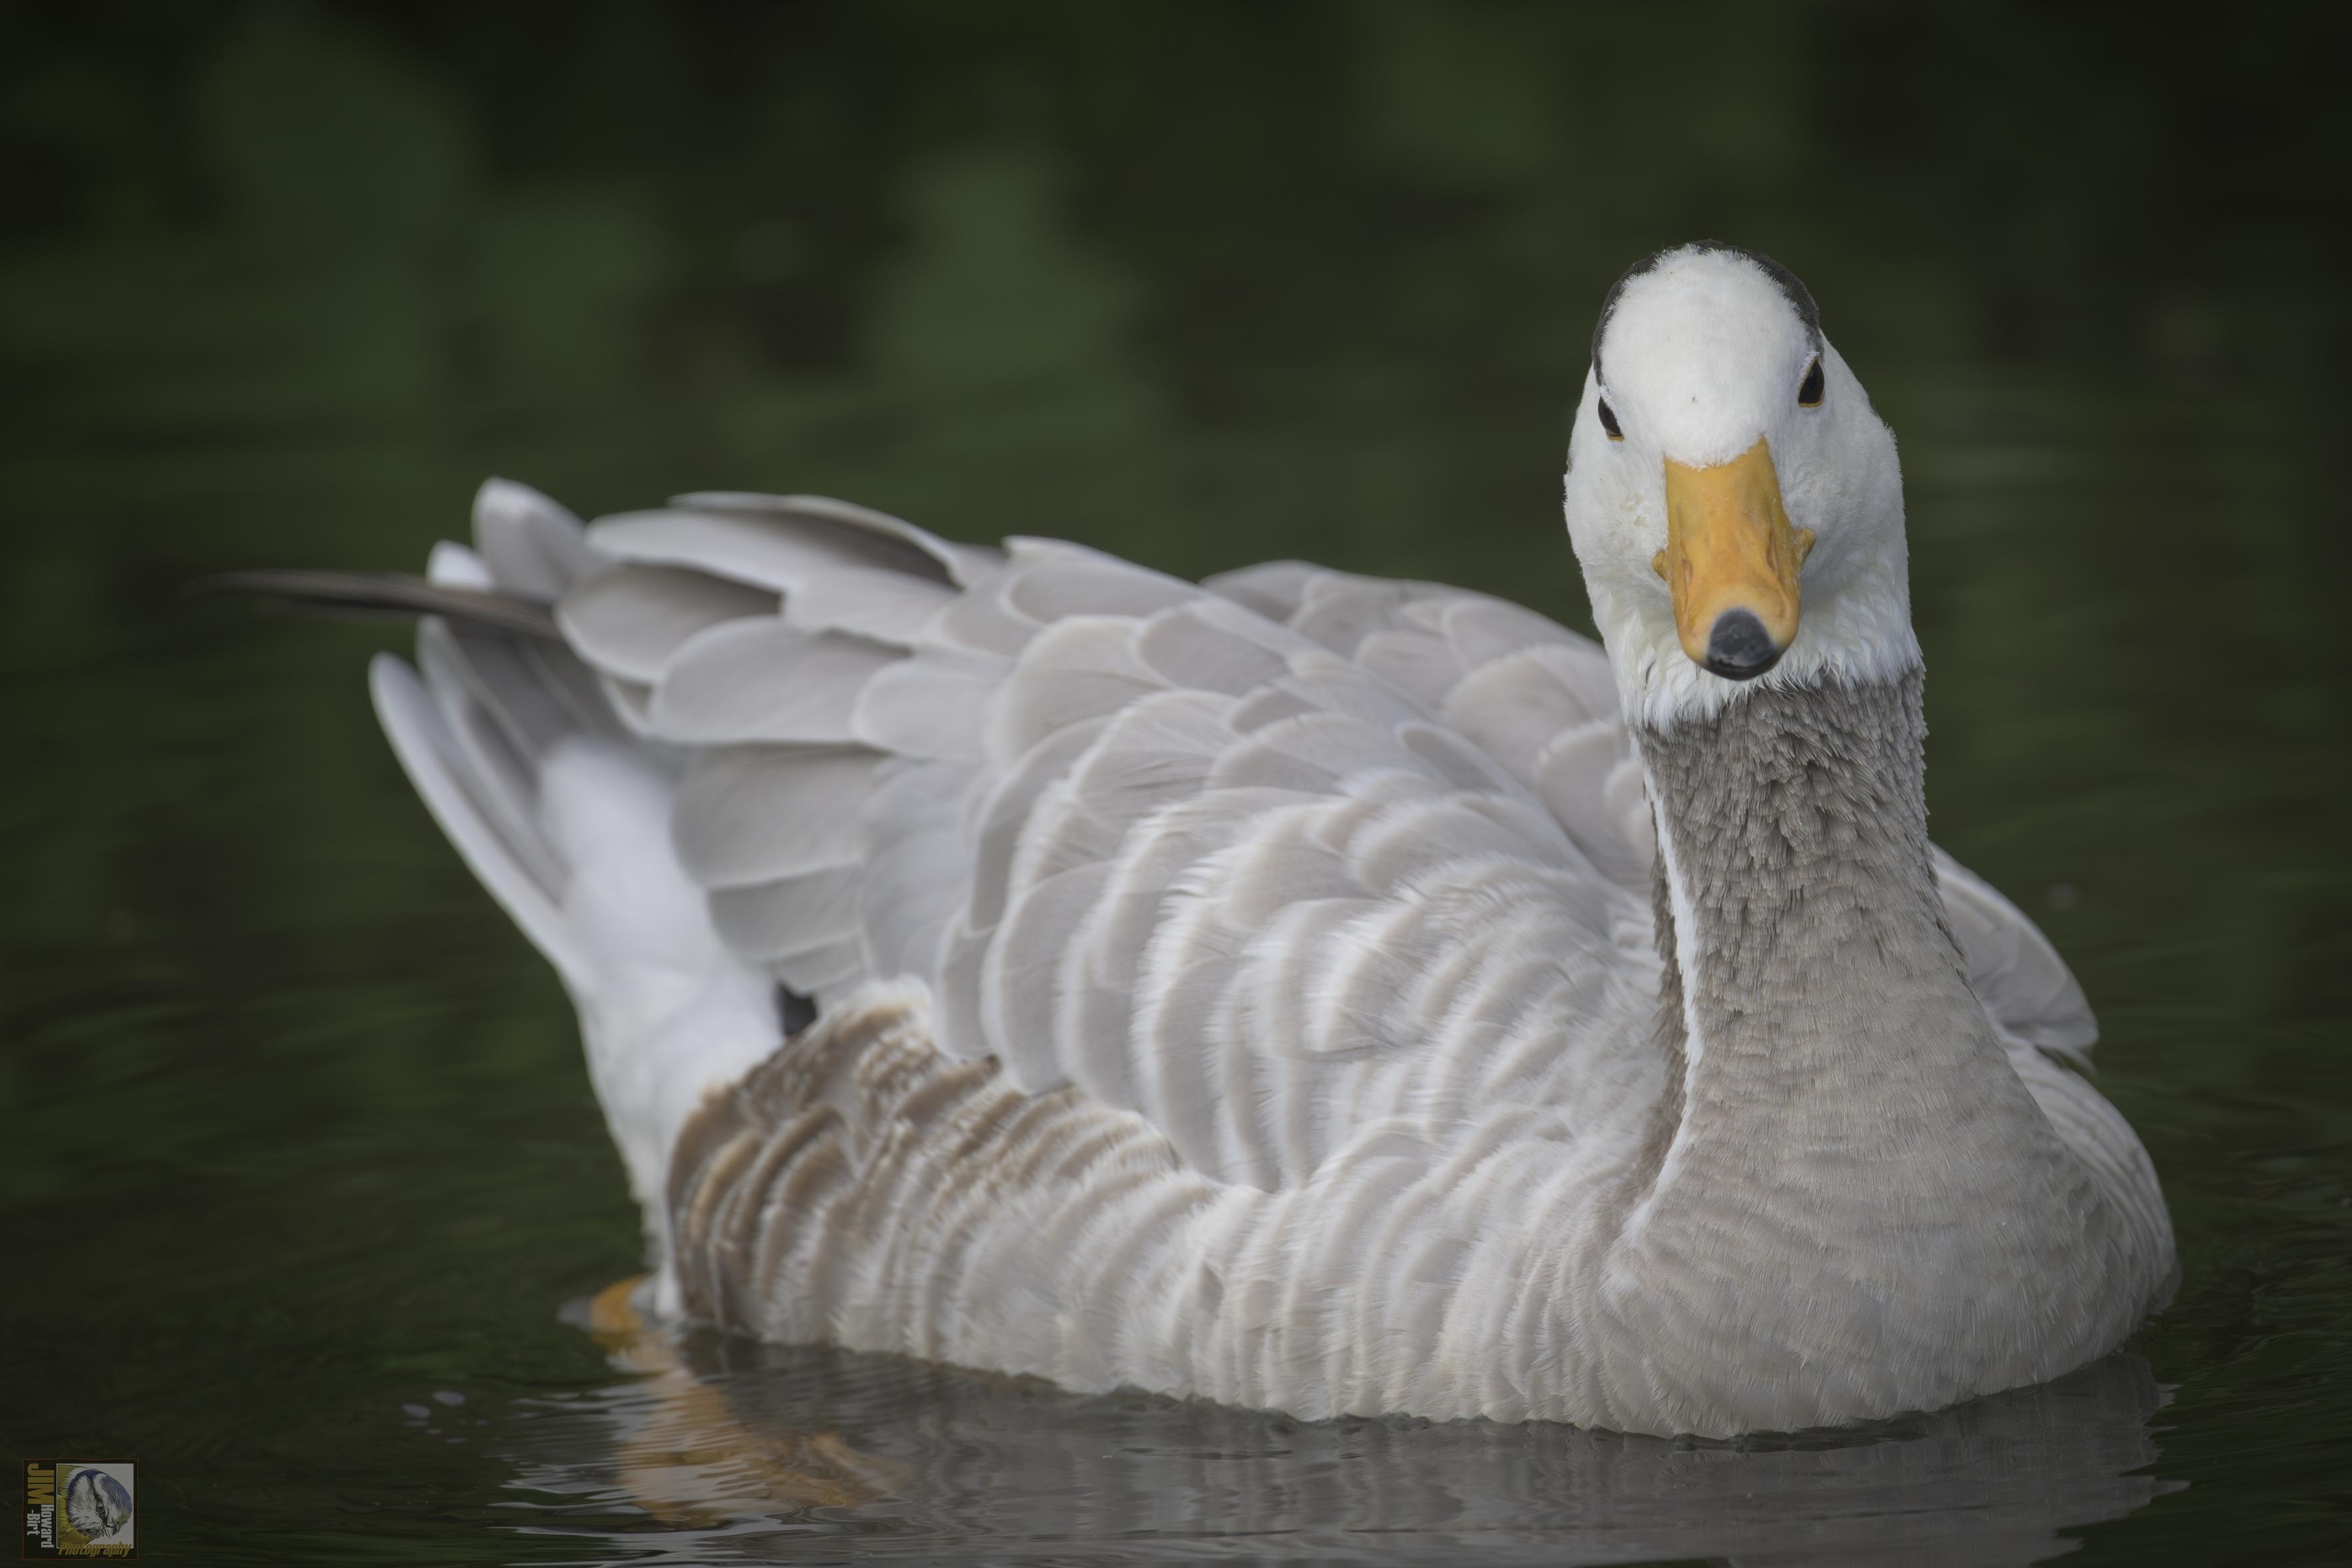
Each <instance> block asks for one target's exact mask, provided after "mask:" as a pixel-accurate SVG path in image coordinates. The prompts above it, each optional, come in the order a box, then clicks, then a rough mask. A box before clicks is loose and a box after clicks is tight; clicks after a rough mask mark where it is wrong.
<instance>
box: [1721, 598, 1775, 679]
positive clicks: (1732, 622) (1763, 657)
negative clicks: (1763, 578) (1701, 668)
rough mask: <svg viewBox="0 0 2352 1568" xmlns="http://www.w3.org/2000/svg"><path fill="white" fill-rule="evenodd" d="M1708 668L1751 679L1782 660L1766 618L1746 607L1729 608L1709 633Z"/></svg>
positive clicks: (1735, 676)
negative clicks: (1768, 629)
mask: <svg viewBox="0 0 2352 1568" xmlns="http://www.w3.org/2000/svg"><path fill="white" fill-rule="evenodd" d="M1702 662H1703V663H1704V664H1706V667H1707V668H1708V669H1710V670H1712V671H1714V672H1715V673H1716V674H1718V675H1721V676H1722V677H1723V678H1724V679H1725V680H1727V681H1752V680H1754V679H1755V678H1756V677H1757V676H1759V675H1760V674H1763V673H1764V672H1765V671H1767V670H1769V669H1770V668H1771V667H1772V666H1773V665H1775V664H1779V663H1780V649H1778V648H1776V647H1774V646H1773V645H1772V638H1771V635H1770V633H1769V632H1766V631H1765V630H1764V622H1761V621H1759V620H1758V619H1756V617H1755V616H1754V615H1753V614H1752V613H1750V612H1748V611H1745V610H1727V611H1725V612H1723V613H1722V614H1720V615H1718V616H1717V617H1716V618H1715V628H1714V630H1712V631H1710V632H1708V633H1707V634H1706V659H1705V660H1704V661H1702Z"/></svg>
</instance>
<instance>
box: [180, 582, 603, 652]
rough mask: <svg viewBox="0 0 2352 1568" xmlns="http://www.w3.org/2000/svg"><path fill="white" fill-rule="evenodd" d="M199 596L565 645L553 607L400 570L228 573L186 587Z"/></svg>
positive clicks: (516, 595)
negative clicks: (433, 620)
mask: <svg viewBox="0 0 2352 1568" xmlns="http://www.w3.org/2000/svg"><path fill="white" fill-rule="evenodd" d="M188 589H189V591H191V592H195V593H214V592H222V593H250V594H255V595H257V596H258V597H260V598H263V599H273V600H278V601H284V602H287V603H291V604H299V605H303V606H306V607H308V608H310V609H313V610H320V611H341V612H361V613H372V614H383V615H440V616H445V617H446V618H447V619H449V620H452V621H462V622H467V624H470V625H475V626H484V627H488V628H491V629H493V630H496V631H499V632H514V633H517V634H519V635H521V636H525V637H540V638H544V639H546V640H547V641H549V642H553V643H561V642H562V640H563V634H562V632H559V631H557V630H556V626H555V612H554V611H553V609H552V608H551V606H549V605H547V604H544V603H541V601H538V600H534V599H525V598H523V597H521V596H520V595H519V594H512V593H496V592H489V591H484V590H482V589H478V588H458V587H455V586H452V585H451V584H448V583H442V582H428V581H426V580H425V579H424V578H421V577H411V576H410V575H408V574H407V573H406V572H399V571H226V572H222V573H220V574H219V575H218V576H215V577H203V578H198V579H197V580H195V581H194V582H191V583H190V584H188Z"/></svg>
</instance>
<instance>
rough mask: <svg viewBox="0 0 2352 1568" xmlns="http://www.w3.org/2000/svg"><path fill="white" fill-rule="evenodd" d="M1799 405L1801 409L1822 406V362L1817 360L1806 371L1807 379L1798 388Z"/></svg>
mask: <svg viewBox="0 0 2352 1568" xmlns="http://www.w3.org/2000/svg"><path fill="white" fill-rule="evenodd" d="M1797 404H1798V406H1799V407H1801V408H1819V407H1821V406H1822V362H1821V361H1819V360H1818V359H1817V360H1815V361H1813V362H1812V364H1811V367H1810V368H1808V369H1807V370H1806V371H1805V379H1804V380H1803V381H1802V382H1800V383H1798V386H1797Z"/></svg>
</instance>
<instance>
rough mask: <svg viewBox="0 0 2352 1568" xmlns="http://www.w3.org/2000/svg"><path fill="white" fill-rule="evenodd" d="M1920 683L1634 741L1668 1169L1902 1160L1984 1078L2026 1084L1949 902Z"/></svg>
mask: <svg viewBox="0 0 2352 1568" xmlns="http://www.w3.org/2000/svg"><path fill="white" fill-rule="evenodd" d="M1921 685H1922V677H1921V673H1920V672H1919V671H1918V670H1917V669H1916V668H1914V669H1912V670H1911V671H1909V672H1908V673H1906V674H1903V675H1901V676H1899V677H1897V678H1895V680H1893V681H1890V682H1886V683H1883V684H1861V685H1854V684H1846V683H1843V682H1828V683H1824V684H1822V685H1808V686H1792V687H1784V688H1772V687H1766V688H1764V689H1761V690H1758V691H1754V692H1751V693H1748V694H1747V695H1744V696H1743V697H1742V698H1741V699H1740V700H1738V701H1737V702H1734V703H1732V704H1731V705H1729V706H1727V707H1726V708H1725V709H1724V710H1723V711H1722V712H1720V713H1718V714H1717V715H1716V716H1713V717H1710V718H1706V719H1702V720H1695V721H1691V722H1687V723H1684V724H1680V725H1676V726H1675V727H1671V728H1666V729H1649V728H1644V729H1643V730H1642V731H1641V732H1640V733H1639V736H1638V739H1639V742H1640V746H1641V750H1642V756H1643V762H1644V764H1645V766H1646V768H1647V770H1648V776H1649V784H1650V791H1651V799H1652V800H1653V801H1654V808H1655V810H1656V813H1657V820H1658V838H1659V850H1660V853H1659V858H1658V867H1657V873H1656V876H1657V882H1656V890H1657V903H1658V929H1659V932H1660V943H1659V946H1660V948H1661V950H1662V953H1663V955H1664V957H1665V960H1666V969H1667V975H1666V980H1665V985H1664V996H1663V997H1662V1006H1661V1011H1660V1017H1659V1034H1660V1038H1661V1044H1662V1045H1663V1047H1664V1051H1665V1052H1666V1055H1667V1058H1668V1072H1669V1079H1670V1082H1669V1085H1668V1092H1667V1094H1666V1097H1665V1098H1666V1102H1667V1103H1665V1104H1664V1105H1663V1106H1662V1107H1661V1111H1660V1124H1659V1127H1658V1129H1657V1132H1658V1134H1660V1136H1659V1137H1657V1138H1654V1140H1653V1151H1654V1155H1656V1156H1657V1157H1658V1158H1660V1159H1663V1156H1664V1149H1665V1145H1667V1144H1670V1143H1679V1144H1680V1145H1683V1150H1682V1152H1683V1153H1684V1154H1685V1155H1691V1154H1694V1153H1701V1152H1704V1150H1703V1148H1702V1147H1701V1146H1700V1145H1702V1144H1703V1143H1704V1141H1705V1140H1706V1139H1707V1138H1709V1137H1719V1138H1726V1139H1742V1138H1746V1139H1749V1140H1754V1139H1755V1138H1756V1137H1757V1136H1758V1135H1759V1134H1763V1142H1762V1143H1761V1144H1758V1143H1756V1142H1753V1141H1751V1142H1750V1143H1749V1145H1748V1148H1747V1149H1746V1150H1745V1151H1744V1155H1746V1156H1747V1157H1744V1158H1743V1160H1742V1162H1741V1163H1742V1165H1743V1166H1744V1167H1747V1168H1749V1169H1750V1170H1751V1171H1752V1167H1753V1163H1754V1162H1753V1157H1752V1156H1753V1155H1754V1154H1755V1151H1756V1149H1757V1148H1758V1147H1759V1146H1767V1145H1769V1146H1773V1147H1786V1148H1811V1149H1814V1150H1818V1149H1820V1148H1822V1147H1823V1146H1824V1145H1823V1142H1822V1141H1823V1140H1830V1141H1831V1142H1832V1143H1833V1144H1834V1145H1835V1146H1837V1147H1839V1148H1841V1149H1843V1150H1844V1151H1846V1152H1848V1153H1850V1154H1851V1155H1853V1156H1855V1157H1858V1158H1862V1159H1864V1160H1872V1159H1878V1158H1889V1157H1893V1156H1895V1155H1897V1154H1898V1153H1900V1152H1901V1151H1902V1149H1903V1148H1904V1147H1905V1146H1906V1141H1909V1143H1908V1146H1909V1147H1911V1148H1913V1149H1916V1146H1917V1145H1916V1139H1918V1138H1920V1137H1922V1136H1932V1135H1936V1134H1938V1133H1940V1132H1941V1131H1942V1130H1943V1129H1941V1128H1931V1127H1927V1126H1925V1125H1923V1124H1922V1122H1923V1119H1924V1117H1925V1116H1926V1114H1927V1111H1928V1108H1929V1105H1930V1103H1934V1104H1937V1105H1949V1104H1950V1103H1951V1102H1952V1099H1953V1096H1954V1093H1955V1092H1956V1090H1958V1089H1959V1088H1960V1087H1961V1086H1963V1085H1965V1084H1967V1083H1968V1082H1969V1080H1971V1079H1972V1078H1978V1077H1981V1076H1984V1075H1990V1076H1992V1077H1994V1078H1998V1079H2002V1080H2007V1081H2009V1082H2010V1083H2011V1084H2013V1083H2014V1078H2013V1075H2012V1074H2011V1073H2010V1072H2009V1071H2008V1069H2007V1068H2006V1065H2005V1061H2004V1060H2003V1055H2002V1048H2001V1046H2000V1041H1999V1039H1998V1037H1997V1036H1996V1035H1995V1033H1994V1032H1993V1030H1992V1026H1991V1024H1990V1021H1989V1020H1988V1019H1986V1017H1985V1015H1984V1012H1983V1009H1981V1008H1980V1007H1979V1005H1978V1003H1977V1000H1976V998H1975V996H1974V994H1973V993H1972V992H1971V991H1970V990H1969V984H1968V979H1967V976H1966V972H1965V969H1964V968H1963V966H1962V961H1961V957H1960V954H1959V949H1958V944H1957V943H1956V942H1955V940H1954V939H1953V936H1952V933H1951V928H1950V925H1949V924H1948V921H1947V919H1946V916H1945V913H1944V905H1943V900H1942V897H1941V895H1940V894H1939V893H1938V892H1937V885H1936V876H1935V870H1934V864H1933V860H1932V852H1931V850H1930V848H1929V845H1928V841H1927V797H1926V788H1925V784H1926V780H1925V763H1924V758H1923V744H1924V741H1925V738H1926V734H1927V726H1926V723H1925V719H1924V717H1923V711H1922V706H1921V700H1920V697H1921ZM1961 1097H1962V1098H1967V1097H1968V1096H1966V1095H1962V1096H1961ZM1759 1117H1769V1118H1770V1119H1771V1120H1770V1124H1769V1127H1765V1126H1759V1125H1758V1120H1759ZM1651 1174H1653V1175H1654V1174H1655V1173H1654V1171H1653V1172H1652V1173H1651Z"/></svg>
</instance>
